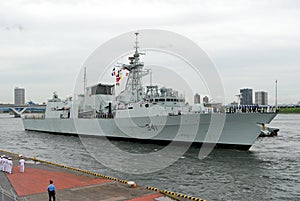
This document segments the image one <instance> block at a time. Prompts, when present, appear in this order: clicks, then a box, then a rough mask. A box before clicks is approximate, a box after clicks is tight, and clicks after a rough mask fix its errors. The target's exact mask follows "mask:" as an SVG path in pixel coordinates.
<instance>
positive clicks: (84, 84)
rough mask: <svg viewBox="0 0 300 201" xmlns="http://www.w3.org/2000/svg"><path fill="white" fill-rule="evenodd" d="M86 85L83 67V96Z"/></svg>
mask: <svg viewBox="0 0 300 201" xmlns="http://www.w3.org/2000/svg"><path fill="white" fill-rule="evenodd" d="M86 85H87V78H86V66H85V67H84V72H83V94H85V89H86Z"/></svg>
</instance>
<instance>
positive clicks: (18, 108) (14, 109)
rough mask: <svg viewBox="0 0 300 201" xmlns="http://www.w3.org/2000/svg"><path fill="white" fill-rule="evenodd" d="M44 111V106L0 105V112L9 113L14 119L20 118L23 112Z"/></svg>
mask: <svg viewBox="0 0 300 201" xmlns="http://www.w3.org/2000/svg"><path fill="white" fill-rule="evenodd" d="M45 110H46V105H29V104H26V105H14V104H0V111H2V112H10V113H12V114H14V115H15V117H21V115H22V114H23V113H24V112H29V113H31V112H32V113H34V112H39V113H44V112H45Z"/></svg>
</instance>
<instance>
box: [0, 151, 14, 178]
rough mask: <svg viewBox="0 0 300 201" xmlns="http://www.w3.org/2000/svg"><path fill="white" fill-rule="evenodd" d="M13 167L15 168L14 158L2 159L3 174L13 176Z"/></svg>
mask: <svg viewBox="0 0 300 201" xmlns="http://www.w3.org/2000/svg"><path fill="white" fill-rule="evenodd" d="M12 167H13V162H12V158H10V157H8V156H5V155H3V156H1V157H0V169H1V171H2V172H7V173H9V174H11V171H12Z"/></svg>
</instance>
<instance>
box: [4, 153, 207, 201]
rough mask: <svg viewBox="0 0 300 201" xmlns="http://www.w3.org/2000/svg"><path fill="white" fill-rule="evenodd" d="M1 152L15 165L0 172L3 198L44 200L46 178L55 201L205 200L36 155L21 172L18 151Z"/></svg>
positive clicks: (9, 200) (11, 199)
mask: <svg viewBox="0 0 300 201" xmlns="http://www.w3.org/2000/svg"><path fill="white" fill-rule="evenodd" d="M0 155H6V156H10V157H12V159H13V164H14V166H13V171H12V174H8V173H5V172H2V171H0V187H1V189H0V190H1V191H0V194H3V195H1V196H2V197H5V200H6V201H15V200H21V201H22V200H24V201H41V200H47V199H48V192H47V186H48V185H49V180H53V181H54V185H55V187H56V200H57V201H98V200H102V201H121V200H125V201H154V200H156V201H171V200H177V201H180V200H182V201H186V200H194V201H205V200H203V199H200V198H196V197H191V196H188V195H184V194H180V193H174V192H170V191H167V190H159V189H157V188H155V187H143V186H134V187H133V186H132V185H131V184H130V182H128V181H125V180H120V179H117V178H114V177H110V176H105V175H102V174H98V173H93V172H89V171H86V170H81V169H78V168H73V167H68V166H65V165H60V164H55V163H52V162H47V161H44V160H40V159H36V158H28V157H27V158H26V157H25V160H26V164H25V172H24V173H21V172H20V170H19V167H18V161H19V156H18V155H17V154H15V153H11V152H8V151H4V150H0ZM0 199H1V197H0Z"/></svg>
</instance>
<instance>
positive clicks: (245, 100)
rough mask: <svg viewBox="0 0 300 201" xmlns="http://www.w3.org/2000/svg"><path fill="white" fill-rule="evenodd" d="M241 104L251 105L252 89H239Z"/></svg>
mask: <svg viewBox="0 0 300 201" xmlns="http://www.w3.org/2000/svg"><path fill="white" fill-rule="evenodd" d="M240 93H241V105H253V98H252V89H247V88H245V89H240Z"/></svg>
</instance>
